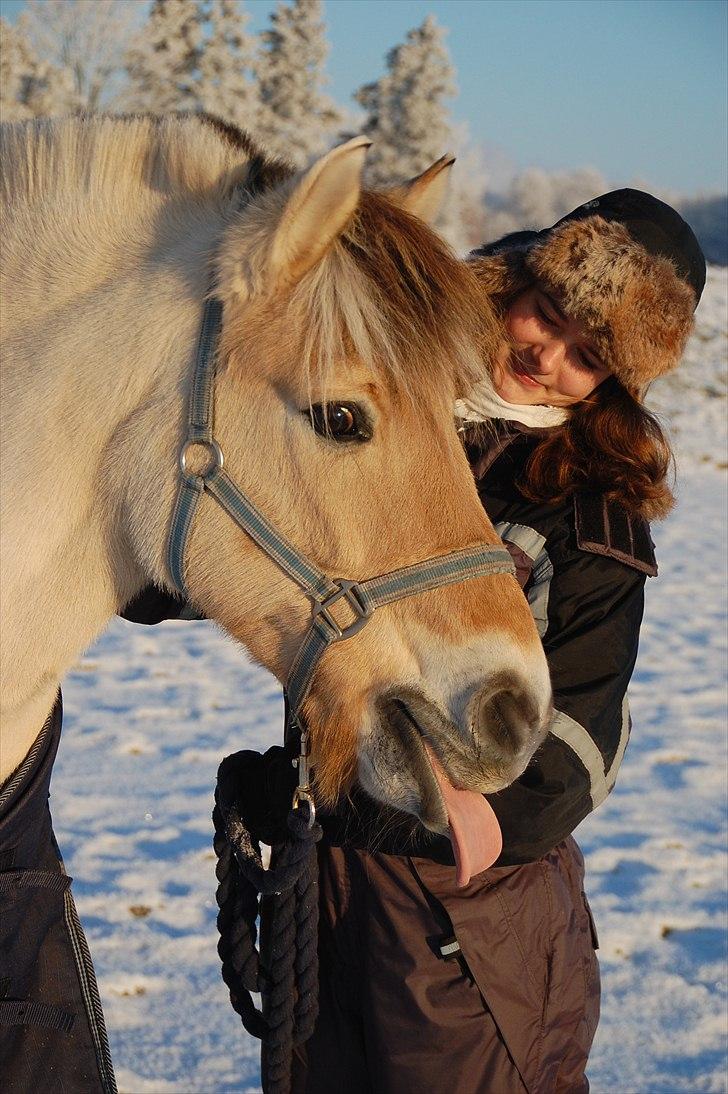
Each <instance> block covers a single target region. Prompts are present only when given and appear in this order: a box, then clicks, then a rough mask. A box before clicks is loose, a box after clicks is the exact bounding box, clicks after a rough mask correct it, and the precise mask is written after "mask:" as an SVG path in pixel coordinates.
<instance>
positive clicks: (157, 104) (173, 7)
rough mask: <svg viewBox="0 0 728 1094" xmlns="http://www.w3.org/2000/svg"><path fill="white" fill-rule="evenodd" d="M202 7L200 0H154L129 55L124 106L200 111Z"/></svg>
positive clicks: (156, 111) (154, 110)
mask: <svg viewBox="0 0 728 1094" xmlns="http://www.w3.org/2000/svg"><path fill="white" fill-rule="evenodd" d="M203 19H204V13H203V10H202V9H201V7H200V4H199V3H198V2H197V0H154V3H153V4H152V7H151V9H150V12H149V18H148V19H147V22H146V24H145V25H144V26H143V27H142V29H141V31H140V32H139V33H138V34H137V36H136V38H135V39H134V42H133V43H132V45H131V47H130V49H129V50H128V52H127V55H126V69H127V73H128V76H129V81H130V82H129V87H128V88H127V89H126V92H125V93H124V95H123V96H122V98H121V100H120V106H121V107H122V108H123V109H125V110H138V111H144V110H150V111H153V112H154V113H155V114H164V113H166V112H167V111H171V110H199V109H200V102H199V94H198V92H199V68H198V66H199V63H200V54H201V48H202V22H203Z"/></svg>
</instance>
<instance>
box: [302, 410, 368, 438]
mask: <svg viewBox="0 0 728 1094" xmlns="http://www.w3.org/2000/svg"><path fill="white" fill-rule="evenodd" d="M304 413H305V414H306V415H307V417H308V418H309V420H310V422H311V425H312V426H313V428H314V430H315V431H316V433H318V434H319V436H321V437H328V438H330V439H331V440H333V441H358V442H359V443H362V442H363V441H369V440H371V437H372V429H371V426H370V424H369V419H368V418H367V416H366V414H365V413H364V411H363V410H362V408H361V407H360V406H359V405H358V404H357V403H314V404H313V406H312V407H311V408H310V409H309V410H306V411H304Z"/></svg>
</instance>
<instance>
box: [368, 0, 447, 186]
mask: <svg viewBox="0 0 728 1094" xmlns="http://www.w3.org/2000/svg"><path fill="white" fill-rule="evenodd" d="M443 39H444V31H443V30H442V28H441V27H439V26H438V24H437V22H436V20H435V18H434V16H432V15H428V16H427V18H426V19H425V21H424V22H423V23H422V26H419V27H416V28H415V29H414V30H411V31H409V33H408V34H407V37H406V39H405V41H404V42H403V43H401V45H398V46H395V47H394V49H391V50H390V51H389V53H388V54H387V59H386V71H385V73H384V75H383V76H382V77H380V79H379V80H377V81H375V82H374V83H371V84H365V85H364V87H361V88H359V90H358V91H357V92H356V93H355V95H354V98H355V99H356V101H357V102H358V103H359V104H360V105H361V106H362V107H363V108H364V110H365V111H366V120H365V122H364V127H363V128H364V132H365V133H367V135H368V136H370V137H371V138H372V140H373V141H374V146H373V148H372V149H371V151H370V152H369V155H368V156H367V176H368V180H369V182H370V183H371V184H372V185H374V186H387V185H391V184H392V183H396V182H400V181H401V180H403V179H405V178H411V177H412V176H413V175H417V174H419V172H420V171H423V170H424V169H425V168H426V167H428V166H429V164H431V163H432V162H433V161H434V160H436V159H438V158H439V157H440V156H442V155H443V153H444V152H447V151H448V147H449V145H450V144H451V140H452V132H451V127H450V120H449V115H448V111H447V108H446V106H445V99H447V98H448V97H450V96H451V95H453V94H454V93H455V84H454V77H455V73H454V70H453V67H452V65H451V63H450V57H449V55H448V52H447V49H446V48H445V44H444V40H443Z"/></svg>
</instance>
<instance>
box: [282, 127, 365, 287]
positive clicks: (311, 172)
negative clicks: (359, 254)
mask: <svg viewBox="0 0 728 1094" xmlns="http://www.w3.org/2000/svg"><path fill="white" fill-rule="evenodd" d="M371 143H372V142H371V141H370V140H369V139H368V138H367V137H354V138H353V140H350V141H347V142H346V144H340V145H339V146H338V147H337V148H332V149H331V151H330V152H327V154H326V155H325V156H322V157H321V159H319V160H316V162H315V163H314V164H313V166H311V167H309V169H308V170H307V171H306V172H305V173H304V174H303V175H302V176H301V177H300V179H299V180H298V182H297V183H296V185H295V187H294V190H293V192H292V193H291V195H290V197H289V198H288V201H287V202H286V204H285V207H284V209H283V212H282V214H281V217H280V220H279V222H278V226H277V228H276V230H275V234H274V236H273V243H272V246H271V251H270V260H269V264H268V272H269V275H270V277H271V279H272V281H273V282H274V283H275V284H281V283H288V284H294V283H295V282H296V281H298V280H299V278H301V277H303V275H304V274H305V273H307V272H308V270H310V269H311V268H312V267H313V266H315V265H316V263H317V262H318V261H319V259H320V258H322V257H323V255H324V254H325V253H326V251H327V250H328V248H329V247H330V246H331V244H332V243H333V242H334V240H335V239H336V238H337V237H338V236H339V235H340V234H341V233H342V232H343V230H344V228H345V227H346V224H347V221H348V220H349V218H350V216H351V214H352V213H353V212H354V210H355V209H356V207H357V204H358V202H359V195H360V193H361V173H362V168H363V166H364V157H365V155H366V151H367V149H368V148H370V147H371Z"/></svg>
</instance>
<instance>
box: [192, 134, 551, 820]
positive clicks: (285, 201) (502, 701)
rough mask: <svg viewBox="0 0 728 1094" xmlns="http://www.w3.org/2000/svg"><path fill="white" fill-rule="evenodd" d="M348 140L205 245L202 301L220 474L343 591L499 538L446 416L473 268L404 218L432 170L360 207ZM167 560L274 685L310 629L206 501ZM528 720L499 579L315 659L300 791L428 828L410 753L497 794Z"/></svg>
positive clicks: (474, 296) (434, 194) (534, 725)
mask: <svg viewBox="0 0 728 1094" xmlns="http://www.w3.org/2000/svg"><path fill="white" fill-rule="evenodd" d="M367 143H368V142H366V141H365V140H363V139H362V138H358V139H355V140H353V141H350V142H348V143H347V144H345V145H343V146H341V147H338V148H335V149H334V150H333V151H332V152H330V153H329V154H328V155H327V156H324V157H323V158H322V159H320V160H319V161H318V162H316V163H315V164H314V165H313V166H312V167H311V168H310V169H309V170H308V171H307V172H305V173H303V174H302V175H300V176H296V177H290V178H287V179H285V180H284V181H283V182H282V183H281V184H279V185H278V186H273V187H271V188H270V189H267V190H265V191H264V192H263V193H262V194H260V195H259V196H257V197H254V198H253V199H252V200H250V201H249V203H248V204H247V205H246V207H245V208H244V209H243V210H242V211H240V212H239V213H238V214H237V215H236V217H235V219H234V222H233V223H232V224H231V225H230V227H229V228H228V229H227V231H226V232H225V234H224V236H223V239H222V242H221V245H220V248H219V251H218V257H217V264H216V286H215V292H216V295H217V296H218V297H219V298H220V299H221V300H222V301H223V305H224V315H223V329H222V339H221V348H220V363H219V365H218V372H217V379H216V391H215V407H216V410H215V413H216V436H217V437H218V439H219V441H220V443H221V445H222V447H223V449H224V451H225V459H226V468H227V469H228V473H229V474H230V475H231V476H232V477H233V478H234V479H235V481H236V482H237V483H239V484H240V485H241V486H242V487H243V488H244V489H245V491H246V493H247V495H248V496H249V497H251V498H252V499H253V500H254V502H255V504H256V505H257V507H258V508H259V509H260V510H261V511H262V512H263V513H264V514H265V515H266V517H267V518H268V519H269V520H270V521H271V522H272V523H273V524H274V525H275V526H276V527H277V528H278V529H280V530H281V531H282V532H283V534H284V535H286V536H287V538H288V539H289V540H290V541H291V542H292V543H294V544H295V545H296V547H297V549H298V550H300V551H301V552H302V553H304V554H305V555H307V556H308V557H310V558H311V559H313V560H315V562H316V564H317V565H318V566H319V567H321V568H322V569H323V570H324V571H325V572H326V573H328V574H332V575H336V576H339V577H344V578H354V579H362V578H369V577H372V576H373V575H377V574H380V573H383V572H387V571H391V570H392V569H395V568H398V567H404V566H408V565H411V564H413V563H415V562H419V561H420V560H422V559H427V558H430V557H432V556H436V555H442V554H445V553H447V552H452V551H457V550H458V549H461V548H465V547H471V546H473V545H476V544H497V543H498V538H497V536H496V535H495V533H494V531H493V528H492V526H491V525H490V523H489V521H488V519H487V517H486V516H485V513H484V511H483V508H482V506H481V504H480V502H479V500H478V497H477V493H476V490H475V486H474V483H473V478H472V475H471V473H470V470H469V468H468V465H467V461H466V459H465V456H464V453H463V450H462V446H461V444H460V441H459V439H458V437H457V434H456V431H455V428H454V423H453V412H452V407H453V403H454V401H455V399H456V398H457V396H458V395H459V394H462V393H463V392H464V391H465V390H466V389H467V387H468V386H469V385H470V384H471V383H472V382H473V380H474V379H475V378H476V377H478V378H480V377H481V376H482V373H483V367H484V365H483V361H484V357H485V356H486V355H487V354H488V353H489V352H491V351H492V349H493V343H494V338H495V337H496V330H495V327H494V323H493V320H492V317H491V316H490V315H489V313H488V311H487V309H486V307H485V304H484V300H483V296H482V293H481V292H480V291H479V288H478V285H477V283H476V281H475V280H474V278H473V275H472V273H471V272H470V270H469V269H468V268H467V267H465V266H464V265H463V264H461V263H459V262H458V261H457V260H456V259H455V258H454V257H453V256H452V255H451V254H450V252H449V251H448V249H447V248H446V246H445V245H444V244H443V243H442V241H441V240H440V239H439V238H438V237H437V236H436V235H435V234H434V233H433V232H432V231H431V229H430V228H429V227H427V225H426V224H425V222H424V218H428V219H431V218H432V217H434V215H435V214H436V212H437V210H438V207H439V204H440V200H441V197H442V194H443V191H444V183H445V180H446V178H447V174H448V169H449V166H450V164H451V162H452V161H451V160H450V159H448V158H447V157H445V158H443V160H441V161H438V163H437V164H435V165H433V167H432V168H430V169H429V170H428V171H427V172H425V173H424V174H423V175H422V176H420V177H418V178H417V179H415V180H412V181H411V182H410V183H408V184H406V185H405V186H403V187H400V188H398V189H396V190H394V191H392V192H391V193H390V194H389V195H381V194H374V193H367V192H365V191H362V189H361V183H360V175H361V170H362V165H363V161H364V155H365V151H366V147H367ZM187 567H188V568H187V574H186V584H187V588H188V590H189V593H190V595H191V597H192V599H193V600H194V601H195V603H196V604H197V605H199V607H200V608H201V609H202V610H203V611H204V612H205V614H206V615H207V616H209V617H210V618H213V619H215V620H217V621H218V622H220V623H221V624H222V625H223V626H224V627H225V629H226V630H227V631H228V632H229V633H230V634H232V635H233V636H234V637H236V638H237V639H239V640H240V641H241V642H242V643H243V644H244V645H245V646H246V648H247V649H248V650H249V651H250V652H251V653H252V654H253V656H254V657H255V658H256V659H257V660H258V661H260V662H261V663H262V664H263V665H265V666H266V667H267V668H269V669H270V670H271V671H273V672H274V673H275V674H276V676H277V677H278V678H279V679H280V680H281V681H283V682H285V680H286V679H287V676H288V673H289V670H290V666H291V664H292V662H293V660H294V658H295V655H296V653H297V651H298V648H299V646H300V643H301V641H302V638H303V636H304V634H305V632H306V629H307V627H308V624H309V619H310V605H309V604H308V602H307V601H306V599H305V597H304V596H302V595H301V593H300V592H299V591H298V590H297V589H296V587H295V585H293V584H292V582H291V581H290V579H289V578H288V577H286V575H285V574H283V573H281V571H280V570H279V569H278V568H277V567H276V566H275V564H274V563H272V562H271V561H270V560H269V559H268V558H267V557H266V556H265V555H264V554H263V553H262V552H261V551H260V550H259V549H258V548H256V547H255V546H254V545H253V544H252V543H251V542H250V540H249V539H248V538H247V537H246V535H245V534H244V533H241V532H240V531H238V530H237V529H235V527H234V526H233V525H232V524H230V522H228V521H227V520H226V519H225V516H224V514H222V513H221V512H219V511H213V508H212V507H209V508H208V509H207V510H205V513H204V516H202V517H199V518H197V521H196V524H195V527H194V529H193V531H192V533H191V538H190V544H189V552H188V563H187ZM339 611H340V614H341V625H342V626H344V625H345V624H346V622H347V608H346V606H345V605H340V606H339ZM549 713H550V685H549V680H548V673H547V670H546V666H545V661H544V657H543V653H542V649H541V644H540V642H539V639H538V636H537V634H536V631H535V628H534V625H533V622H532V620H531V617H530V613H529V611H528V608H527V605H526V602H525V599H524V597H523V595H522V593H521V590H520V589H519V588H518V586H517V584H516V582H515V581H514V579H513V578H512V577H511V576H509V575H505V574H499V575H494V576H489V577H482V578H478V579H475V580H469V581H467V582H463V583H461V584H457V585H452V586H450V587H448V588H447V589H443V590H433V591H430V592H426V593H421V594H419V595H416V596H413V597H411V598H408V599H406V600H402V601H400V602H398V603H396V604H393V605H391V606H389V607H387V608H384V609H382V610H381V612H378V613H377V614H376V617H375V618H374V619H373V620H372V621H371V622H370V624H369V625H368V626H367V627H366V628H365V629H364V630H363V631H362V632H361V633H359V634H357V636H356V637H355V638H352V639H350V640H349V641H347V642H344V643H341V644H339V645H337V646H335V647H332V648H331V649H329V650H328V651H327V653H326V654H325V656H324V658H323V660H322V662H321V664H320V667H319V668H318V669H317V671H316V675H315V677H314V680H313V685H312V688H311V691H310V694H309V696H308V698H307V700H306V703H305V707H304V714H305V717H306V721H307V723H308V725H309V726H310V732H311V743H312V760H313V763H314V766H315V772H316V785H317V791H318V793H319V795H320V796H322V797H323V798H324V799H326V800H328V801H329V802H331V801H333V800H334V799H335V798H336V797H337V795H339V794H340V793H341V791H342V790H344V789H346V788H347V787H348V786H349V785H350V784H351V783H352V781H353V780H354V779H356V778H358V780H359V781H360V782H361V784H362V785H363V786H364V788H365V789H366V790H367V791H368V792H369V793H370V794H371V795H373V796H374V797H375V798H377V799H379V800H381V801H384V802H387V803H388V804H390V805H394V806H397V807H399V808H403V809H406V810H409V811H411V812H413V813H415V815H418V816H419V817H420V818H421V819H422V820H423V821H424V822H425V823H426V824H428V825H429V826H430V827H431V828H435V829H438V830H443V828H444V827H446V825H447V818H446V816H445V815H444V810H443V804H442V798H441V796H440V794H439V793H438V792H437V790H436V783H435V780H434V776H433V772H432V766H431V764H430V762H429V760H428V758H427V757H428V752H427V750H426V748H425V745H427V746H428V748H429V749H430V750H431V752H430V755H431V754H432V753H434V754H435V756H436V757H437V759H438V760H439V762H440V765H441V767H442V768H444V771H445V772H446V775H447V778H448V779H449V780H450V781H451V782H452V783H453V784H454V785H456V786H458V787H464V788H469V789H475V790H478V791H489V790H496V789H499V788H501V787H503V786H506V785H508V784H509V783H510V782H511V781H512V780H513V779H514V778H515V777H516V776H517V775H518V774H520V772H521V771H522V770H523V768H524V767H525V764H526V763H527V761H528V759H529V758H530V756H531V755H532V753H533V751H534V749H535V748H536V747H537V745H538V744H539V743H540V741H541V740H542V739H543V735H544V732H545V727H546V724H547V719H548V715H549Z"/></svg>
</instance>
